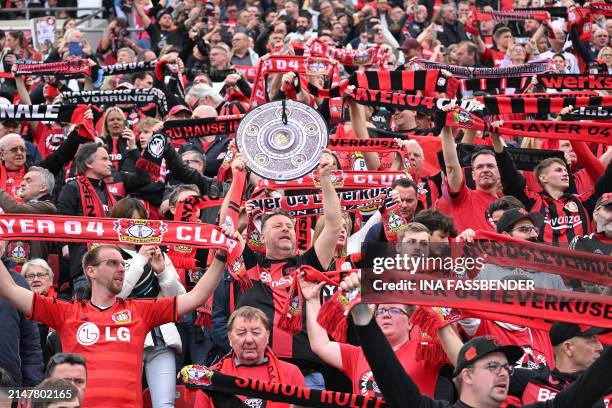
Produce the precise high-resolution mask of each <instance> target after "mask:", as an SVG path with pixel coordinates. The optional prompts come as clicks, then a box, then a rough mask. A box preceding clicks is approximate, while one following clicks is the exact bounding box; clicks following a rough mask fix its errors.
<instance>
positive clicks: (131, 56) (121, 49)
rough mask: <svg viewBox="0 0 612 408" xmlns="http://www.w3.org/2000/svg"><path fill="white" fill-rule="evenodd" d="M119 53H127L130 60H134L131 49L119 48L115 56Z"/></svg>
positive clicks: (134, 54)
mask: <svg viewBox="0 0 612 408" xmlns="http://www.w3.org/2000/svg"><path fill="white" fill-rule="evenodd" d="M121 51H125V52H127V53H128V55H129V56H130V59H132V60H133V59H134V58H136V53H135V52H134V50H133V49H131V48H130V47H123V48H119V49H118V50H117V54H119V53H120V52H121Z"/></svg>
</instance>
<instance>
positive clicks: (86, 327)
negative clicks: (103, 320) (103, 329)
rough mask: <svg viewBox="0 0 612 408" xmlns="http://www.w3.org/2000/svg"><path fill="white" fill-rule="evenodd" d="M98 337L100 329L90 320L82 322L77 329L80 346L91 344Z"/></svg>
mask: <svg viewBox="0 0 612 408" xmlns="http://www.w3.org/2000/svg"><path fill="white" fill-rule="evenodd" d="M99 338H100V329H98V326H96V325H95V324H93V323H91V322H86V323H83V324H82V325H80V326H79V328H78V329H77V341H78V342H79V344H80V345H82V346H91V345H93V344H96V342H97V341H98V339H99Z"/></svg>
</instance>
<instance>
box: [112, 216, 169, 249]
mask: <svg viewBox="0 0 612 408" xmlns="http://www.w3.org/2000/svg"><path fill="white" fill-rule="evenodd" d="M114 230H115V231H116V232H117V235H118V237H119V242H129V243H131V244H135V245H144V244H159V243H161V242H162V238H163V236H164V233H166V232H167V231H168V226H167V225H166V223H165V222H163V221H149V220H127V219H120V220H117V221H115V227H114Z"/></svg>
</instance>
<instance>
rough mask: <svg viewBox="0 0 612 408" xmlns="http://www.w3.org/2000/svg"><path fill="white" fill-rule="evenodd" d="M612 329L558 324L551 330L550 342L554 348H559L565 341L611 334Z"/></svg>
mask: <svg viewBox="0 0 612 408" xmlns="http://www.w3.org/2000/svg"><path fill="white" fill-rule="evenodd" d="M610 331H611V330H610V329H604V328H602V327H591V326H584V325H579V324H574V323H562V322H556V323H555V324H553V325H552V327H551V328H550V333H549V336H550V342H551V343H552V345H553V347H554V346H558V345H559V344H561V343H563V342H564V341H565V340H569V339H571V338H573V337H579V336H595V335H599V334H604V333H608V332H610Z"/></svg>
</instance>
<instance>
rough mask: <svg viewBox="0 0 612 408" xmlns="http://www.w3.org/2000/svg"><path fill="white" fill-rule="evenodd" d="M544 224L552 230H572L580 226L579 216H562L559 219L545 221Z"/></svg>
mask: <svg viewBox="0 0 612 408" xmlns="http://www.w3.org/2000/svg"><path fill="white" fill-rule="evenodd" d="M546 223H547V224H549V225H550V227H551V228H552V229H554V230H562V229H566V228H572V227H575V226H578V225H580V224H582V220H581V219H580V215H562V216H561V217H557V218H551V219H550V220H546Z"/></svg>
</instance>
